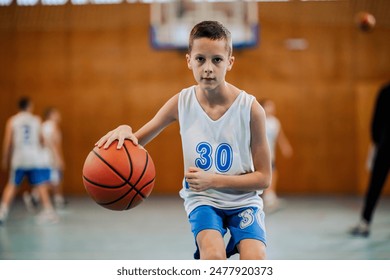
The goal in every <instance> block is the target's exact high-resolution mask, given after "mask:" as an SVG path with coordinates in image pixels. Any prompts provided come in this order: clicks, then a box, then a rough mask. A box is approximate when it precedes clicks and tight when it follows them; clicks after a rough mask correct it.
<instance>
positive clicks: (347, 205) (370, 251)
mask: <svg viewBox="0 0 390 280" xmlns="http://www.w3.org/2000/svg"><path fill="white" fill-rule="evenodd" d="M68 200H69V204H68V206H67V207H66V209H64V210H61V211H59V215H60V218H61V221H60V223H58V224H53V225H37V224H36V223H35V219H34V216H33V215H32V214H30V213H28V212H27V211H26V210H25V208H24V205H23V203H22V201H21V199H20V198H17V200H16V201H15V203H14V205H13V207H12V209H11V213H10V217H9V220H8V221H7V223H6V224H5V225H4V226H0V259H3V260H6V259H8V260H19V259H24V260H97V259H108V260H122V259H123V260H132V259H133V260H134V259H138V260H150V259H153V260H158V259H168V260H172V259H187V260H190V259H192V254H193V250H194V248H195V246H194V241H193V237H192V233H191V231H190V228H189V224H188V222H187V218H186V215H185V212H184V208H183V206H182V200H181V199H180V198H178V197H159V196H153V195H152V196H151V197H150V198H149V199H148V200H147V201H145V202H144V203H143V204H141V205H140V206H138V207H137V208H135V209H132V210H130V211H126V212H114V211H110V210H106V209H104V208H102V207H100V206H98V205H96V204H95V203H94V202H92V201H91V199H89V198H88V197H77V198H72V197H71V198H68ZM361 203H362V198H360V197H331V196H327V197H284V203H283V208H282V209H280V210H279V211H277V212H274V213H271V214H268V215H267V217H266V225H267V235H268V259H271V260H333V259H335V260H360V259H362V260H376V259H386V260H388V259H390V217H389V213H390V198H389V197H382V198H381V200H380V203H379V205H378V209H377V212H376V214H375V218H374V222H373V225H372V232H371V236H370V237H369V238H356V237H350V236H349V235H348V234H347V233H346V232H347V230H348V228H349V227H350V226H352V225H354V224H355V223H356V222H357V220H358V214H359V212H360V207H361ZM233 259H236V258H235V257H234V258H233Z"/></svg>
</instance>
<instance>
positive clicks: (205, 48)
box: [186, 38, 234, 91]
mask: <svg viewBox="0 0 390 280" xmlns="http://www.w3.org/2000/svg"><path fill="white" fill-rule="evenodd" d="M226 44H227V42H226V40H210V39H208V38H199V39H195V40H194V42H193V45H192V51H191V53H189V54H187V55H186V58H187V65H188V68H189V69H190V70H192V72H193V74H194V77H195V80H196V81H197V83H198V85H199V86H200V87H201V88H202V89H203V90H206V91H209V90H214V89H216V88H217V87H218V86H220V85H221V84H223V83H224V82H225V76H226V72H227V71H229V70H231V69H232V66H233V62H234V57H233V56H231V55H229V51H228V47H227V45H226Z"/></svg>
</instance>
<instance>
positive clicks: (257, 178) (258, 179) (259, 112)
mask: <svg viewBox="0 0 390 280" xmlns="http://www.w3.org/2000/svg"><path fill="white" fill-rule="evenodd" d="M251 149H252V157H253V164H254V171H253V172H251V173H246V174H242V175H222V174H212V173H208V172H205V171H203V170H201V169H199V168H196V167H191V168H190V169H189V170H188V171H187V173H186V180H187V182H188V184H189V187H190V189H192V190H194V191H204V190H207V189H210V188H213V189H236V190H243V191H254V190H263V189H266V188H267V187H268V186H269V185H270V182H271V159H270V151H269V146H268V142H267V138H266V134H265V113H264V110H263V108H262V107H261V106H260V104H259V103H258V102H257V101H255V102H254V103H253V104H252V109H251Z"/></svg>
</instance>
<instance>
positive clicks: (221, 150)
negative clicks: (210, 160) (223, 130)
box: [215, 143, 233, 172]
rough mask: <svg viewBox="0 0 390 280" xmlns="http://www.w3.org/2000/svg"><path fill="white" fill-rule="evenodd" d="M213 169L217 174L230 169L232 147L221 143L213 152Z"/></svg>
mask: <svg viewBox="0 0 390 280" xmlns="http://www.w3.org/2000/svg"><path fill="white" fill-rule="evenodd" d="M215 159H216V161H215V167H216V168H217V170H218V171H219V172H227V171H228V170H229V169H230V167H232V162H233V152H232V147H230V145H229V144H227V143H222V144H220V145H219V146H218V147H217V150H216V151H215Z"/></svg>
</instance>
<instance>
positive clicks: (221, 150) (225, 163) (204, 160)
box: [195, 142, 233, 173]
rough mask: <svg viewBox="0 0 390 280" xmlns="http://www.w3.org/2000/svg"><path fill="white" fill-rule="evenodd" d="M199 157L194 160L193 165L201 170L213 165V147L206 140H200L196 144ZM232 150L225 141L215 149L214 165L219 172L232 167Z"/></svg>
mask: <svg viewBox="0 0 390 280" xmlns="http://www.w3.org/2000/svg"><path fill="white" fill-rule="evenodd" d="M196 152H197V153H198V154H199V157H198V158H197V159H196V160H195V165H196V167H198V168H201V169H203V170H209V169H210V168H211V166H212V165H213V157H212V154H213V148H212V147H211V145H210V144H209V143H207V142H200V143H199V144H198V145H197V146H196ZM232 163H233V150H232V147H231V146H230V145H229V144H227V143H222V144H220V145H219V146H218V147H217V150H216V151H215V167H216V169H217V170H218V171H219V172H223V173H224V172H227V171H229V169H230V168H231V167H232Z"/></svg>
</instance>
